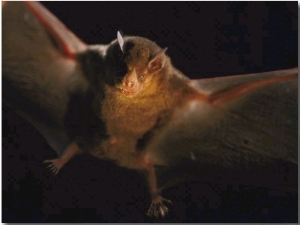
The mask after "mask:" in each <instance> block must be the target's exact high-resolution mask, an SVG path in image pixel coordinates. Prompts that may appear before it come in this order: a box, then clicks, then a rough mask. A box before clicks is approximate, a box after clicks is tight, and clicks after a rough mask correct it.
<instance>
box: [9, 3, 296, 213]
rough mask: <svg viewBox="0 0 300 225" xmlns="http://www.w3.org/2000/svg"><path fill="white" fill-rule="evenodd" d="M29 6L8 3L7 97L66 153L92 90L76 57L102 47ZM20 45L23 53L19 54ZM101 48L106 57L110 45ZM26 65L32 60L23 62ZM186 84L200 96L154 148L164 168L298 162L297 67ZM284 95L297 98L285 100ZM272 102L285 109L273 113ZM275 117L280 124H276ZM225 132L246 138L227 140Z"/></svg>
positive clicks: (154, 157) (182, 111)
mask: <svg viewBox="0 0 300 225" xmlns="http://www.w3.org/2000/svg"><path fill="white" fill-rule="evenodd" d="M23 4H24V3H23ZM23 4H16V5H14V4H11V3H6V4H5V6H4V21H7V22H5V23H4V26H3V33H4V36H3V52H4V53H3V65H4V66H3V83H4V85H3V86H4V91H3V93H4V100H6V102H8V104H9V105H11V106H12V107H13V108H15V109H16V110H17V111H18V112H19V113H21V114H22V115H23V116H24V117H25V118H26V119H27V120H29V121H30V122H31V123H32V124H34V125H35V126H36V127H37V129H38V130H39V131H40V132H41V133H42V134H43V135H44V136H45V138H46V139H47V141H48V142H49V143H50V145H51V146H52V147H53V149H55V150H56V151H57V153H58V155H61V154H62V152H63V151H64V150H65V149H66V148H67V146H68V144H69V143H70V142H71V140H70V139H69V137H68V135H67V134H66V131H65V130H64V124H63V120H64V116H65V114H66V111H67V107H68V103H69V102H70V99H72V98H73V96H76V97H77V96H81V97H82V96H85V95H87V93H88V90H90V89H91V87H90V83H91V82H89V78H87V77H86V74H85V72H84V71H83V70H82V69H81V68H80V69H79V65H78V59H77V58H76V56H77V55H80V54H83V53H84V52H85V51H89V50H90V49H94V48H95V47H94V46H92V47H90V46H87V45H86V44H84V43H83V42H82V41H80V40H79V39H78V38H77V37H76V36H75V35H74V34H72V33H71V32H70V31H69V30H68V29H67V28H65V27H64V26H63V25H61V23H60V22H59V21H58V20H57V19H56V18H55V17H53V15H51V14H49V12H47V11H46V10H45V9H44V8H43V7H42V6H41V5H39V4H36V3H32V2H29V3H26V5H23ZM28 9H30V10H28ZM12 15H16V16H17V17H18V16H21V18H24V19H23V20H21V21H23V24H22V25H23V26H22V27H20V30H17V31H14V32H13V31H11V27H16V26H15V25H18V23H19V20H18V18H15V20H14V17H13V16H12ZM5 16H7V17H5ZM6 18H7V19H6ZM44 27H45V28H46V30H45V29H44ZM18 32H21V33H24V35H20V34H19V33H18ZM24 42H25V43H24ZM13 47H14V48H18V50H19V52H20V54H18V55H15V54H14V51H12V48H13ZM97 48H98V49H100V50H99V51H100V52H105V51H106V48H107V46H106V45H99V46H97ZM103 54H104V53H103ZM41 55H44V56H45V57H44V58H42V57H40V56H41ZM24 61H25V62H28V63H26V64H24V65H18V64H20V63H19V62H24ZM49 68H50V69H49ZM58 80H59V81H60V82H57V81H58ZM49 84H52V86H50V87H49ZM185 84H187V85H188V86H190V87H192V88H193V89H196V90H197V96H198V97H197V98H191V100H189V101H187V103H186V104H184V107H178V108H176V110H175V111H176V113H175V115H174V116H173V119H172V121H171V122H170V124H169V125H168V127H167V128H165V129H164V130H163V132H162V133H161V134H160V135H159V136H158V139H157V140H155V141H154V142H152V143H151V152H149V154H150V157H151V159H152V160H153V163H154V164H155V165H157V167H167V168H168V169H170V168H173V166H174V165H175V166H176V167H178V166H179V165H181V164H183V165H186V164H188V165H189V166H191V165H193V166H195V167H197V166H199V165H201V166H200V168H199V169H198V170H196V171H199V173H200V176H201V174H202V173H204V172H205V169H201V167H203V166H205V165H211V164H213V165H217V166H218V167H219V166H221V167H224V168H228V167H238V168H239V167H244V166H248V165H251V164H252V163H257V164H267V163H270V162H273V161H276V160H278V159H279V160H283V161H286V162H291V163H293V164H297V150H296V149H297V144H296V141H295V140H297V139H296V138H297V136H296V135H297V132H296V130H297V126H296V122H295V121H297V117H296V116H295V115H292V114H291V112H292V111H295V106H296V104H297V103H296V102H297V101H296V98H297V97H296V93H297V69H291V70H285V71H276V72H270V73H265V74H254V75H248V76H247V77H245V76H243V77H241V76H234V77H227V78H218V79H208V80H206V79H205V80H198V81H193V80H189V81H186V82H185ZM12 90H13V91H12ZM12 93H13V94H12ZM279 93H280V95H279ZM281 95H285V96H287V98H286V99H289V101H286V99H284V100H283V99H282V98H280V96H281ZM288 96H290V97H288ZM79 98H80V97H79ZM264 101H265V102H264ZM270 102H276V103H277V104H276V105H271V106H270V107H268V109H266V107H265V106H268V105H270ZM58 106H59V107H58ZM263 106H264V107H263ZM279 106H280V108H278V107H279ZM261 107H263V109H262V110H261V111H260V110H258V109H260V108H261ZM274 108H276V110H274V111H273V110H272V109H274ZM277 109H278V110H277ZM251 110H252V111H251ZM268 110H269V111H268ZM245 111H247V112H253V113H252V114H251V113H249V114H247V115H248V117H247V115H243V112H245ZM257 112H258V113H257ZM274 112H275V113H274ZM253 114H254V115H253ZM242 115H243V116H242ZM270 115H271V116H270ZM272 116H273V117H272ZM291 116H292V117H291ZM279 117H280V119H278V118H279ZM187 118H188V119H187ZM282 118H283V119H282ZM257 120H259V121H261V124H262V126H261V127H259V126H254V127H253V126H252V124H255V121H257ZM273 120H274V121H279V122H277V123H274V124H273V123H270V121H273ZM263 125H267V126H266V127H267V128H265V127H263ZM282 127H284V128H285V129H286V130H284V131H283V130H282ZM224 130H225V131H226V133H227V132H229V133H231V134H233V133H237V132H239V135H236V136H235V135H229V136H227V135H225V134H224ZM274 131H276V132H278V133H275V137H274V136H273V135H268V134H270V133H271V132H274ZM243 132H244V133H243ZM213 134H219V135H213ZM276 137H280V139H279V138H276ZM257 140H263V141H260V142H259V141H257ZM216 143H217V144H216ZM278 146H281V147H280V148H278ZM182 149H189V151H184V152H183V151H182ZM186 168H187V166H186ZM160 169H161V168H157V177H158V178H159V180H162V181H160V182H159V185H158V186H159V187H166V186H168V185H170V184H168V185H166V183H168V179H169V180H171V179H170V174H168V175H167V176H166V175H161V174H160V173H159V172H160V171H159V170H160ZM164 169H165V168H164ZM182 171H184V170H182ZM193 172H194V171H193ZM191 175H193V176H195V177H199V174H197V175H195V174H189V176H191ZM166 177H167V178H166ZM176 179H177V181H178V177H177V178H176ZM176 179H175V180H176ZM163 183H164V184H163ZM171 183H172V184H171V185H173V184H174V183H173V182H171ZM156 214H157V212H156Z"/></svg>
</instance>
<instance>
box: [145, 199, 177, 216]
mask: <svg viewBox="0 0 300 225" xmlns="http://www.w3.org/2000/svg"><path fill="white" fill-rule="evenodd" d="M164 202H166V203H169V204H172V202H171V201H170V200H168V199H165V198H163V197H161V196H157V197H155V198H154V199H152V202H151V206H150V208H149V209H148V211H147V216H154V217H156V218H158V217H165V216H166V215H167V214H168V212H169V209H168V207H167V206H166V205H165V204H164Z"/></svg>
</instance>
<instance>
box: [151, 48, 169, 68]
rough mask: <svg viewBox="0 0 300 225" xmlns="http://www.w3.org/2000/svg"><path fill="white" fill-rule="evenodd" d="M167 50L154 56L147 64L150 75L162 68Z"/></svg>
mask: <svg viewBox="0 0 300 225" xmlns="http://www.w3.org/2000/svg"><path fill="white" fill-rule="evenodd" d="M167 49H168V48H164V49H162V50H160V51H159V52H157V53H156V54H154V55H153V56H152V57H151V59H150V61H149V63H148V71H149V72H150V73H155V72H158V71H159V70H161V69H162V68H164V66H165V62H166V55H165V52H166V51H167Z"/></svg>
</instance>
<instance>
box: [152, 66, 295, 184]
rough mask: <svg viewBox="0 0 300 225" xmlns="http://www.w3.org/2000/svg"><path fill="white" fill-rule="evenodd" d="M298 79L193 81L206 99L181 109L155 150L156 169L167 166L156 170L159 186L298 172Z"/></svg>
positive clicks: (268, 76)
mask: <svg viewBox="0 0 300 225" xmlns="http://www.w3.org/2000/svg"><path fill="white" fill-rule="evenodd" d="M297 74H298V70H297V69H290V70H282V71H274V72H267V73H258V74H251V75H243V76H230V77H223V78H213V79H203V80H194V81H191V85H193V86H194V87H195V88H197V90H199V93H200V94H201V96H202V97H201V98H199V100H197V99H196V100H191V101H189V102H187V104H186V105H185V106H184V107H183V108H180V109H179V110H178V111H177V112H176V115H175V116H174V118H173V120H172V122H171V124H170V126H169V127H168V129H166V130H165V131H164V134H163V135H162V136H161V137H159V140H157V142H156V143H155V144H154V145H153V146H152V148H151V149H152V152H151V153H150V154H151V155H152V158H154V159H155V160H156V163H157V164H160V165H165V166H162V168H161V169H164V168H165V170H162V171H164V172H161V171H160V170H158V171H160V172H159V173H158V175H159V180H160V186H161V187H162V188H163V187H167V186H170V185H173V184H174V183H176V182H179V181H183V180H190V179H192V180H207V179H208V180H210V179H214V180H216V179H217V178H216V176H215V177H214V176H213V175H212V173H213V171H214V172H216V173H215V175H218V176H219V175H220V172H222V171H226V170H227V171H240V172H242V171H248V170H252V169H253V168H259V167H265V166H268V165H276V164H278V163H279V162H281V163H287V164H291V165H295V166H296V165H297V163H298V148H297V144H298V141H297V140H298V117H297V106H298V99H297V98H298V97H297V96H298V79H297V78H298V75H297ZM203 96H205V98H203ZM203 99H204V100H203ZM179 168H180V169H179ZM174 171H176V172H174ZM256 172H257V171H256ZM264 172H266V171H260V172H259V173H261V174H262V173H264ZM205 174H211V177H210V178H208V177H207V176H205ZM205 177H206V178H205ZM257 177H258V176H257ZM226 179H227V178H226ZM210 181H211V180H210ZM249 182H250V181H249ZM266 182H268V181H266ZM261 185H267V184H263V182H262V183H261ZM278 185H279V184H278Z"/></svg>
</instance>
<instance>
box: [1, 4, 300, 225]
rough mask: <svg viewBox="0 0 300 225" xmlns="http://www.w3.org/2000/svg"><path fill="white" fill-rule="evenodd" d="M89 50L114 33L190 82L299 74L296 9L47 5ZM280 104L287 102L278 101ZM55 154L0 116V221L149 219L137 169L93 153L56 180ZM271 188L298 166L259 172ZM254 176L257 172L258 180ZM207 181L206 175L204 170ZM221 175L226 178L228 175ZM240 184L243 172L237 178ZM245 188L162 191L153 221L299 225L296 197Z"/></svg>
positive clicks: (25, 127) (194, 186)
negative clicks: (50, 164) (50, 163)
mask: <svg viewBox="0 0 300 225" xmlns="http://www.w3.org/2000/svg"><path fill="white" fill-rule="evenodd" d="M43 4H44V5H45V6H46V7H47V8H49V9H50V11H52V12H53V13H54V14H55V15H56V16H57V17H58V18H59V19H60V20H62V21H63V23H65V24H66V25H67V27H69V28H70V29H71V30H72V31H73V32H74V33H75V34H77V35H78V36H79V37H80V38H81V39H82V40H83V41H85V42H86V43H88V44H97V43H100V44H107V43H109V42H110V41H112V40H113V39H115V38H116V32H117V30H121V31H122V32H123V33H124V34H125V35H138V36H143V37H147V38H149V39H151V40H153V41H155V42H156V43H158V44H159V45H160V46H161V47H168V51H167V52H168V54H169V56H170V57H171V59H172V61H173V64H174V65H175V66H176V67H177V68H178V69H180V70H181V71H182V72H183V73H184V74H186V75H187V76H189V77H190V78H206V77H215V76H225V75H234V74H246V73H253V72H263V71H271V70H278V69H286V68H292V67H297V59H298V58H297V56H298V54H297V52H298V29H297V25H298V24H297V21H298V14H297V11H298V8H297V2H251V3H250V2H44V3H43ZM283 97H284V96H283ZM52 157H53V158H54V157H55V153H54V152H53V151H52V150H51V149H50V147H49V146H48V145H47V143H46V142H45V140H44V139H43V138H42V137H41V136H40V135H39V134H38V132H36V131H35V130H34V128H32V126H30V125H29V124H28V123H27V122H26V121H24V120H23V119H22V118H20V117H19V116H18V115H16V114H15V113H14V112H12V111H11V110H10V109H8V108H6V107H3V110H2V163H3V164H2V220H3V222H151V221H152V219H150V218H147V217H146V216H145V211H146V209H147V208H148V207H149V202H150V198H149V196H148V192H147V187H146V186H145V184H144V180H143V179H142V178H141V176H139V174H137V173H136V172H134V171H130V170H125V169H122V168H119V167H116V166H114V165H112V164H110V163H108V162H100V161H99V160H97V159H94V158H92V157H90V156H86V155H83V156H80V157H77V158H74V159H73V160H71V161H70V162H69V163H68V164H67V165H66V166H65V167H64V168H63V169H62V170H61V172H60V173H59V175H58V176H56V177H53V176H51V175H50V173H49V172H48V171H47V169H46V168H45V166H44V165H43V164H42V163H41V162H42V161H43V160H44V159H46V158H52ZM262 169H263V170H264V171H265V170H267V171H269V173H268V174H266V175H265V177H261V176H260V178H259V179H267V180H269V183H270V187H271V186H272V184H273V183H285V184H286V183H288V184H291V186H292V187H297V168H296V167H293V166H291V165H285V164H280V165H273V166H270V167H268V168H262ZM260 171H262V170H258V171H257V173H258V174H259V173H260ZM208 174H209V171H208ZM220 174H222V176H223V177H225V179H226V177H228V176H231V173H228V172H226V171H224V172H220ZM242 176H243V177H244V178H245V179H247V178H248V177H247V172H245V173H244V174H243V175H242ZM259 179H258V180H254V181H253V185H245V184H243V183H227V184H226V182H225V183H223V184H220V183H204V182H190V183H184V184H179V185H177V186H175V187H172V188H170V189H167V190H165V191H164V196H165V197H166V198H169V199H172V200H173V205H172V206H170V210H171V212H170V214H169V215H168V216H167V217H166V218H165V219H159V220H156V221H159V222H296V221H297V219H298V215H297V212H298V210H297V205H298V201H297V200H298V193H297V191H295V189H288V188H285V189H283V190H273V189H271V188H270V187H261V186H260V185H259V184H260V180H259ZM154 221H155V220H154Z"/></svg>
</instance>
